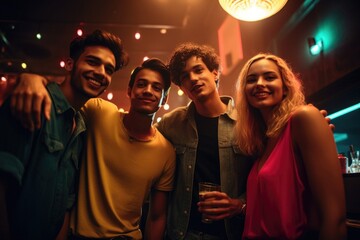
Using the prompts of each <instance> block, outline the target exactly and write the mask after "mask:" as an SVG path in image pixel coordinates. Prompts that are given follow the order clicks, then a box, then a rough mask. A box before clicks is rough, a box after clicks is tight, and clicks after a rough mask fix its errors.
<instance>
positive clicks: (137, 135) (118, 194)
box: [23, 59, 175, 240]
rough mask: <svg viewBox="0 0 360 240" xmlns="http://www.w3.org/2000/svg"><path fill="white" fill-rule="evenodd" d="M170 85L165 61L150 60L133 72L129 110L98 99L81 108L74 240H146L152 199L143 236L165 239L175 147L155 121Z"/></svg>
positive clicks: (36, 84) (36, 85)
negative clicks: (82, 143)
mask: <svg viewBox="0 0 360 240" xmlns="http://www.w3.org/2000/svg"><path fill="white" fill-rule="evenodd" d="M30 78H31V80H32V84H33V85H32V86H30V89H32V90H35V89H36V90H38V91H42V88H43V85H42V83H41V82H42V80H41V79H42V78H41V76H38V75H32V76H30ZM23 80H25V79H23ZM29 80H30V79H29ZM170 85H171V81H170V72H169V70H168V68H167V67H166V66H165V64H164V63H162V62H161V61H160V60H158V59H149V60H147V61H145V62H143V63H142V65H141V66H139V67H137V68H135V69H134V70H133V72H132V73H131V76H130V81H129V84H128V91H127V94H128V97H129V98H130V102H131V104H130V110H129V112H128V113H122V112H119V110H118V108H117V106H116V105H114V104H113V103H111V102H108V101H105V100H103V99H100V98H96V99H91V100H89V101H88V102H87V103H86V104H85V106H84V107H83V108H82V110H81V111H82V114H83V116H84V120H85V123H86V126H87V137H86V147H85V149H86V150H85V153H84V159H83V161H82V165H81V168H80V177H79V190H78V199H77V202H76V204H75V206H74V208H73V210H72V212H71V218H70V230H71V237H70V239H73V240H84V239H92V240H94V239H142V238H143V233H142V232H141V230H140V226H139V223H140V219H141V211H142V206H143V204H144V203H145V201H146V200H147V199H148V197H149V198H150V204H149V212H148V218H147V221H146V228H145V230H146V232H145V238H146V239H155V240H158V239H162V238H163V237H164V231H165V226H166V213H167V198H168V193H169V191H171V190H172V188H173V179H174V171H175V151H174V148H173V147H172V145H171V144H170V143H169V142H168V141H167V140H166V139H165V138H164V137H163V136H162V134H161V133H160V132H158V131H157V130H156V129H155V128H154V127H153V126H152V125H153V120H154V117H155V114H156V112H157V111H158V109H159V108H160V107H161V106H162V105H164V104H165V103H166V100H167V96H168V93H169V89H170Z"/></svg>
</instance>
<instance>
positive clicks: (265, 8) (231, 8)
mask: <svg viewBox="0 0 360 240" xmlns="http://www.w3.org/2000/svg"><path fill="white" fill-rule="evenodd" d="M286 2H287V0H219V3H220V5H221V7H222V8H223V9H224V10H225V11H226V12H227V13H228V14H230V15H231V16H233V17H234V18H236V19H239V20H243V21H247V22H255V21H259V20H262V19H265V18H268V17H270V16H272V15H274V14H275V13H277V12H278V11H280V10H281V9H282V8H283V7H284V6H285V4H286Z"/></svg>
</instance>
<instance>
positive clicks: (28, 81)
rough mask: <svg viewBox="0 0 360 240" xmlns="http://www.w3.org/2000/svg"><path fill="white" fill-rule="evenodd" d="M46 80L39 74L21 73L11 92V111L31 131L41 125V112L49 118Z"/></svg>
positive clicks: (49, 107) (49, 105)
mask: <svg viewBox="0 0 360 240" xmlns="http://www.w3.org/2000/svg"><path fill="white" fill-rule="evenodd" d="M47 83H48V80H47V79H46V78H44V77H42V76H40V75H37V74H31V73H23V74H20V75H19V77H18V83H17V86H16V88H15V89H14V91H13V92H12V94H11V103H10V105H11V111H12V113H13V115H14V116H15V117H16V118H17V119H18V120H19V121H20V122H21V124H22V125H23V126H24V127H25V128H27V129H29V130H31V131H33V130H34V129H35V128H37V129H38V128H40V127H41V113H42V111H43V113H44V115H45V118H46V119H47V120H50V110H51V99H50V96H49V94H48V92H47V90H46V88H45V85H46V84H47Z"/></svg>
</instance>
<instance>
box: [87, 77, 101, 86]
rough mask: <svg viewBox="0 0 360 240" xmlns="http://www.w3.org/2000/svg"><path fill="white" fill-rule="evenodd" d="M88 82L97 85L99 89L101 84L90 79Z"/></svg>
mask: <svg viewBox="0 0 360 240" xmlns="http://www.w3.org/2000/svg"><path fill="white" fill-rule="evenodd" d="M89 82H91V83H92V84H94V85H97V86H99V87H100V86H101V84H100V83H99V82H97V81H95V80H92V79H90V80H89Z"/></svg>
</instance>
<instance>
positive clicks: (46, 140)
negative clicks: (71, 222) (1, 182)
mask: <svg viewBox="0 0 360 240" xmlns="http://www.w3.org/2000/svg"><path fill="white" fill-rule="evenodd" d="M47 89H48V92H49V94H50V96H51V99H52V107H51V120H50V121H45V119H43V121H42V124H41V129H38V130H36V131H34V132H30V131H28V130H26V129H24V128H23V127H22V126H21V125H20V123H19V122H18V121H16V120H15V119H14V118H13V116H12V115H11V113H10V107H9V101H6V102H5V103H4V105H2V106H1V107H0V132H1V134H2V135H1V138H0V175H1V174H6V175H7V179H8V181H9V184H10V183H12V184H11V185H9V189H10V190H11V194H10V193H9V194H8V196H7V197H8V200H9V205H10V207H9V219H10V224H11V228H12V230H13V232H12V233H13V234H14V236H13V237H14V239H36V240H42V239H43V240H45V239H54V238H55V236H56V235H57V233H58V231H59V230H60V228H61V226H62V225H63V221H64V215H65V212H66V211H67V210H69V209H70V208H71V207H72V205H73V204H74V202H75V191H76V189H75V187H76V185H75V183H76V179H77V173H78V166H79V160H80V154H81V151H82V147H83V140H84V134H85V130H86V127H85V123H84V120H83V118H82V116H81V114H80V113H79V112H76V111H75V109H73V108H72V106H70V104H69V102H68V101H67V100H66V98H65V96H64V95H63V93H62V92H61V90H60V87H59V86H58V85H57V84H56V83H49V84H48V85H47ZM73 119H75V121H76V128H75V129H74V131H73V133H72V128H73ZM0 214H3V213H2V212H1V213H0ZM0 238H1V236H0Z"/></svg>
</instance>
